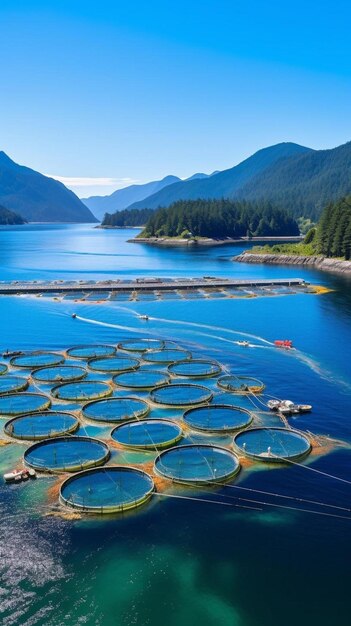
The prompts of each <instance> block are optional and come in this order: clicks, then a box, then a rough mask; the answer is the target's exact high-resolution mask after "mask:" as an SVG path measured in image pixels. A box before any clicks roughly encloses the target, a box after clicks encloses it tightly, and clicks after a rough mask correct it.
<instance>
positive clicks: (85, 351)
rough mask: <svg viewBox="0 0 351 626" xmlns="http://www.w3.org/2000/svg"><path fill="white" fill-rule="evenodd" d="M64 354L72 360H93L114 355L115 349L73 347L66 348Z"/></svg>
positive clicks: (98, 346) (107, 347)
mask: <svg viewBox="0 0 351 626" xmlns="http://www.w3.org/2000/svg"><path fill="white" fill-rule="evenodd" d="M66 353H67V355H68V356H69V357H71V358H72V359H95V358H98V357H108V356H113V355H114V354H116V348H115V347H114V346H107V345H101V344H100V345H96V346H94V345H87V346H73V347H72V348H68V350H66Z"/></svg>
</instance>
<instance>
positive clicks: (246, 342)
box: [237, 341, 250, 348]
mask: <svg viewBox="0 0 351 626" xmlns="http://www.w3.org/2000/svg"><path fill="white" fill-rule="evenodd" d="M237 344H238V346H244V347H245V348H247V347H248V346H249V345H250V344H249V342H248V341H237Z"/></svg>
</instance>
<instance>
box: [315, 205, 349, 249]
mask: <svg viewBox="0 0 351 626" xmlns="http://www.w3.org/2000/svg"><path fill="white" fill-rule="evenodd" d="M311 236H313V235H312V234H311V235H310V237H311ZM308 237H309V233H308V234H307V235H306V238H308ZM313 239H314V240H315V242H316V251H317V253H318V254H322V255H323V256H326V257H345V259H346V260H347V261H349V260H350V259H351V196H348V197H346V198H341V200H339V201H338V202H335V203H330V204H328V206H327V207H326V208H325V209H324V211H323V213H322V216H321V219H320V221H319V224H318V229H317V232H316V234H315V236H313Z"/></svg>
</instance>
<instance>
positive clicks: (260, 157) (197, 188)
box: [128, 143, 313, 209]
mask: <svg viewBox="0 0 351 626" xmlns="http://www.w3.org/2000/svg"><path fill="white" fill-rule="evenodd" d="M306 152H307V153H308V152H313V151H312V150H311V149H310V148H305V147H304V146H300V145H298V144H294V143H279V144H277V145H275V146H269V147H268V148H263V149H262V150H259V151H258V152H256V153H255V154H253V155H252V156H250V157H249V158H248V159H245V160H244V161H242V162H241V163H239V165H236V166H235V167H232V168H230V169H228V170H224V171H222V172H218V173H215V174H212V176H209V177H207V178H205V179H203V178H201V179H195V180H186V181H181V182H177V183H174V184H172V185H168V186H167V187H165V188H164V189H162V190H161V191H159V192H157V193H155V194H153V195H151V196H148V197H147V198H145V200H142V201H141V202H136V203H133V204H132V205H130V206H129V207H128V208H133V209H144V208H148V209H157V208H159V207H167V206H170V204H172V203H173V202H176V201H177V200H197V199H198V198H204V199H210V198H212V199H215V198H234V197H235V196H236V194H237V192H238V191H239V189H240V188H241V187H242V186H243V185H245V184H246V183H247V182H248V181H249V180H251V179H252V178H253V177H254V176H256V175H258V174H259V173H261V172H264V171H265V170H266V169H267V168H268V167H269V166H271V165H272V164H274V163H276V162H278V161H279V160H280V159H287V158H289V157H292V156H296V155H300V154H305V153H306Z"/></svg>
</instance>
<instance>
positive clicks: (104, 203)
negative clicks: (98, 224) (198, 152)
mask: <svg viewBox="0 0 351 626" xmlns="http://www.w3.org/2000/svg"><path fill="white" fill-rule="evenodd" d="M178 181H180V178H178V176H166V177H165V178H163V179H162V180H155V181H152V182H151V183H146V184H145V185H130V186H129V187H124V188H123V189H117V191H114V192H113V193H111V195H109V196H91V197H90V198H83V199H82V202H84V204H85V205H86V206H87V207H88V208H89V209H90V210H91V211H93V212H94V215H96V217H99V218H101V219H102V218H103V217H104V215H105V213H114V212H115V211H122V210H123V209H125V208H126V207H128V206H129V205H130V204H133V203H134V202H138V201H139V200H144V198H147V196H151V195H152V194H154V193H157V192H158V191H160V190H161V189H163V188H164V187H167V185H171V184H172V183H176V182H178Z"/></svg>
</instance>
